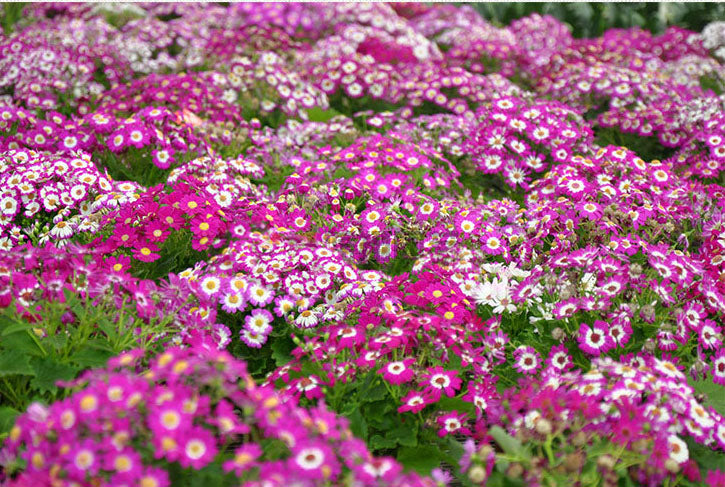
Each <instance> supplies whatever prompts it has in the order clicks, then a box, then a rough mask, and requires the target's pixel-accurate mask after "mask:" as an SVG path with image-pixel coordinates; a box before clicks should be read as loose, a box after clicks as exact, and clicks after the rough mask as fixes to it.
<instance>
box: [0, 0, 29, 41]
mask: <svg viewBox="0 0 725 487" xmlns="http://www.w3.org/2000/svg"><path fill="white" fill-rule="evenodd" d="M26 4H27V2H12V3H4V4H3V6H2V17H0V22H1V23H2V26H3V31H4V32H5V35H10V34H11V33H12V32H13V30H14V28H15V24H17V23H18V21H19V20H21V19H22V18H23V8H25V5H26Z"/></svg>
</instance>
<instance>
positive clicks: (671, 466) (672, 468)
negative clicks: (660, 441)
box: [665, 458, 680, 474]
mask: <svg viewBox="0 0 725 487" xmlns="http://www.w3.org/2000/svg"><path fill="white" fill-rule="evenodd" d="M665 468H666V469H667V471H668V472H670V473H673V474H676V473H677V472H679V471H680V465H679V464H678V463H677V462H676V461H675V460H673V459H671V458H668V459H667V460H665Z"/></svg>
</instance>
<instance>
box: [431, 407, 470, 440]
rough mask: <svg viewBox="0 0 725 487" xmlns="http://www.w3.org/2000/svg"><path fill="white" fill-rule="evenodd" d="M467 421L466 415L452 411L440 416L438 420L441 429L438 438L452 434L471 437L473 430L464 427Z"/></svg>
mask: <svg viewBox="0 0 725 487" xmlns="http://www.w3.org/2000/svg"><path fill="white" fill-rule="evenodd" d="M467 420H468V418H467V417H466V414H465V413H459V412H458V411H451V412H449V413H446V414H444V415H442V416H440V417H439V418H438V419H437V422H438V425H439V426H440V427H441V429H440V430H438V436H440V437H441V438H443V437H444V436H447V435H452V434H461V435H470V434H471V430H469V429H468V428H466V427H465V426H464V425H465V424H466V422H467Z"/></svg>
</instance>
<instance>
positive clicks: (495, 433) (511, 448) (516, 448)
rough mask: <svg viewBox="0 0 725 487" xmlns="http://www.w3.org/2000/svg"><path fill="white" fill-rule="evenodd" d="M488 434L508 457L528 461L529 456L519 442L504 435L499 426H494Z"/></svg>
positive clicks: (504, 432) (506, 434)
mask: <svg viewBox="0 0 725 487" xmlns="http://www.w3.org/2000/svg"><path fill="white" fill-rule="evenodd" d="M488 433H489V434H490V435H491V436H492V437H493V439H494V440H496V443H498V444H499V446H500V447H501V449H502V450H503V451H505V452H506V453H508V454H510V455H515V456H517V457H519V458H522V459H526V460H528V459H530V458H531V454H530V453H529V452H528V451H526V449H525V448H524V447H523V446H522V445H521V442H520V441H519V440H517V439H516V438H514V437H513V436H511V435H509V434H508V433H506V431H505V430H504V429H503V428H501V427H500V426H494V427H493V428H491V429H490V430H489V431H488Z"/></svg>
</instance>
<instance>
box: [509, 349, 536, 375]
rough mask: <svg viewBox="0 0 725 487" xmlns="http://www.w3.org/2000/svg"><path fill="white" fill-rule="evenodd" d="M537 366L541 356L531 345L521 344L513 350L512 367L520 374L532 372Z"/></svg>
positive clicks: (534, 371)
mask: <svg viewBox="0 0 725 487" xmlns="http://www.w3.org/2000/svg"><path fill="white" fill-rule="evenodd" d="M539 367H541V358H540V357H539V353H538V352H537V351H536V350H535V349H534V348H533V347H530V346H525V345H521V346H519V347H517V348H516V350H514V369H516V370H517V371H519V372H520V373H522V374H534V373H536V371H537V370H538V369H539Z"/></svg>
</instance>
